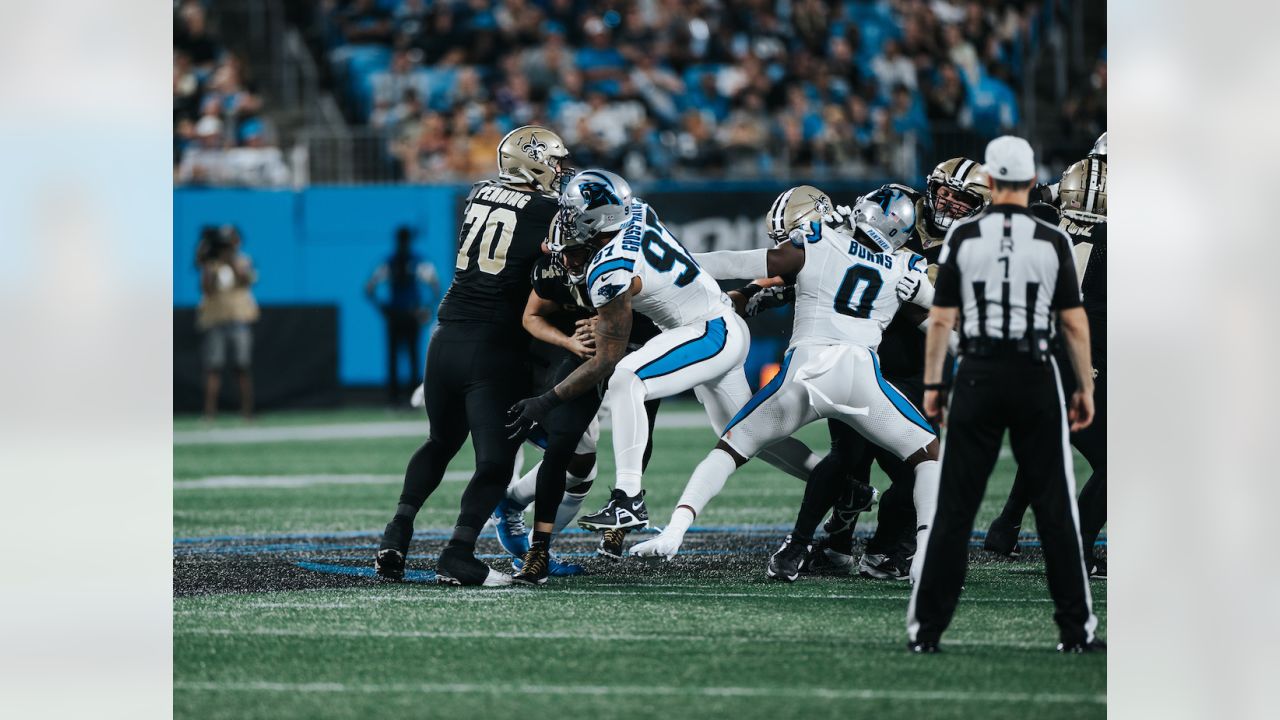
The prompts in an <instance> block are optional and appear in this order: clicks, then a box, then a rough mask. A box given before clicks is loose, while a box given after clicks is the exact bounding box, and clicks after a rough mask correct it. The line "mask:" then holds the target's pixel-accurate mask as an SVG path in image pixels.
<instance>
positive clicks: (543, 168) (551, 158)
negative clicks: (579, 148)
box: [498, 125, 573, 197]
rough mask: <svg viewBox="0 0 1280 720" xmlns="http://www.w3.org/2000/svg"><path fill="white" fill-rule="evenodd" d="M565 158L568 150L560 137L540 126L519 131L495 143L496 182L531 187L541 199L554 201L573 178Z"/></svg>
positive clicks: (523, 128) (510, 133)
mask: <svg viewBox="0 0 1280 720" xmlns="http://www.w3.org/2000/svg"><path fill="white" fill-rule="evenodd" d="M567 157H569V150H568V149H567V148H565V146H564V140H561V139H560V136H559V135H557V134H555V133H553V132H551V131H550V130H548V129H546V128H544V127H542V126H541V125H525V126H524V127H518V128H516V129H515V130H512V131H511V132H509V133H507V136H506V137H504V138H502V142H500V143H498V179H499V180H501V181H502V182H505V183H516V184H523V185H532V186H533V187H534V188H536V189H537V190H538V192H540V193H542V194H543V195H547V196H549V197H556V196H558V195H559V194H560V186H561V185H562V184H563V182H564V180H565V179H566V178H568V177H569V176H571V175H572V174H573V170H572V169H571V168H569V167H567V166H565V165H564V159H565V158H567Z"/></svg>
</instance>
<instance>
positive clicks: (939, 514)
mask: <svg viewBox="0 0 1280 720" xmlns="http://www.w3.org/2000/svg"><path fill="white" fill-rule="evenodd" d="M953 387H954V389H953V391H952V393H951V401H950V413H949V415H948V418H947V434H946V441H945V443H944V444H943V452H942V467H941V470H940V473H941V477H940V480H939V490H938V505H937V511H936V514H935V515H934V518H933V524H932V533H931V534H930V536H929V544H928V548H920V549H918V551H923V552H924V553H925V556H924V565H923V567H922V569H921V576H920V581H919V582H918V583H917V584H916V585H915V587H913V588H912V592H911V602H910V604H909V605H908V607H907V635H908V637H909V638H910V639H911V640H912V641H918V642H927V641H933V642H937V641H938V639H939V638H940V637H941V636H942V633H943V631H945V630H946V629H947V626H948V625H950V624H951V617H952V615H954V614H955V610H956V603H957V601H959V599H960V590H961V587H962V586H963V585H964V577H965V570H966V569H967V567H968V564H969V538H970V536H971V535H972V534H973V521H974V517H975V516H976V515H977V513H978V506H979V504H980V503H981V502H982V496H983V494H984V493H985V492H986V489H987V479H988V478H989V477H990V476H991V471H992V469H994V468H995V464H996V459H997V457H998V456H999V454H1000V445H1001V441H1002V440H1003V439H1004V431H1005V429H1006V428H1007V429H1008V430H1009V443H1010V445H1011V446H1012V448H1013V456H1014V458H1015V459H1016V460H1017V462H1018V467H1020V468H1025V469H1026V470H1027V471H1028V478H1027V479H1028V483H1027V492H1028V497H1029V499H1030V500H1031V509H1032V511H1033V512H1034V513H1035V518H1036V527H1037V528H1038V529H1039V532H1040V543H1041V545H1042V547H1043V548H1044V564H1045V571H1046V572H1047V573H1048V576H1049V594H1050V595H1052V596H1053V602H1054V605H1055V611H1054V614H1053V619H1054V621H1055V622H1057V623H1058V629H1059V633H1060V635H1061V640H1062V642H1064V643H1083V642H1089V641H1092V640H1093V633H1094V629H1095V628H1096V627H1097V624H1098V621H1097V618H1096V617H1094V614H1093V602H1092V598H1091V596H1090V593H1089V577H1088V574H1087V573H1086V571H1085V565H1084V554H1083V552H1082V550H1081V547H1080V529H1079V520H1078V519H1077V517H1076V504H1075V475H1074V472H1073V469H1072V461H1071V450H1070V448H1069V446H1068V444H1067V415H1066V407H1065V404H1064V398H1063V396H1062V392H1061V386H1060V385H1059V381H1058V378H1057V364H1056V363H1055V362H1053V361H1052V360H1050V363H1049V364H1037V363H1035V362H1033V361H1032V360H1031V359H1030V358H1029V357H1026V356H1016V355H1015V356H1008V357H1002V358H1000V359H991V358H973V357H970V358H964V359H963V360H962V361H961V363H960V367H959V369H958V370H957V372H956V377H955V379H954V381H953Z"/></svg>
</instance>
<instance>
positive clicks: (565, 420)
mask: <svg viewBox="0 0 1280 720" xmlns="http://www.w3.org/2000/svg"><path fill="white" fill-rule="evenodd" d="M547 245H548V250H549V251H550V253H551V254H549V255H544V256H543V257H542V258H541V259H539V260H538V262H537V263H535V264H534V267H533V279H532V283H533V290H532V291H531V292H530V293H529V301H528V304H527V305H526V306H525V311H524V327H525V330H527V331H528V332H529V334H530V335H532V336H533V338H534V343H533V346H532V348H531V359H532V361H533V364H534V367H535V375H536V376H537V378H538V379H537V380H536V381H535V385H536V386H537V388H538V389H540V390H543V391H546V390H549V389H551V388H552V387H554V386H555V385H556V384H557V383H559V382H560V381H561V380H564V379H565V378H566V377H568V376H569V374H570V373H571V372H573V370H574V369H575V368H577V367H578V366H579V365H581V364H582V363H583V362H584V361H586V360H587V359H589V358H590V357H591V356H592V355H594V354H595V341H594V337H593V335H592V333H591V327H592V325H593V324H594V317H595V314H596V313H595V308H594V307H592V305H591V303H590V301H588V300H587V288H586V275H585V272H584V269H585V267H586V264H587V262H588V261H589V260H590V254H591V251H590V249H589V248H587V247H586V246H585V245H583V244H582V243H581V242H580V241H578V240H576V239H574V238H570V239H568V240H566V239H565V236H564V233H563V226H562V225H561V224H560V223H555V224H553V225H552V231H551V237H550V238H549V239H548V243H547ZM567 258H572V259H567ZM570 268H576V271H575V270H573V269H570ZM657 334H658V328H657V327H656V326H654V324H653V323H652V322H651V321H650V320H649V319H648V318H646V317H644V316H643V315H638V314H635V315H634V316H633V318H632V326H631V337H630V338H629V340H628V343H627V347H628V350H629V351H630V350H635V349H637V348H639V347H640V346H641V345H643V344H644V343H645V342H647V341H648V340H649V339H650V338H652V337H654V336H655V335H657ZM600 400H601V398H600V395H599V394H598V393H593V392H589V393H585V394H583V395H579V396H578V397H576V398H574V399H573V400H570V401H568V402H565V403H564V404H562V405H560V406H558V407H557V408H556V409H555V410H553V411H552V412H550V413H549V414H548V415H547V417H546V419H544V420H543V421H542V422H541V423H540V424H539V426H538V428H535V432H534V433H532V434H531V436H530V439H531V440H533V441H534V442H535V444H537V445H540V446H541V447H542V448H543V450H544V454H543V457H542V461H541V462H539V463H538V464H537V465H535V466H534V468H533V469H531V470H530V471H529V472H528V473H526V474H525V476H524V477H523V478H521V479H520V480H519V481H517V482H515V483H513V484H512V485H511V487H509V488H508V489H507V497H506V499H504V500H503V502H502V503H500V504H499V505H498V510H497V511H496V512H495V513H494V515H495V517H497V518H498V526H497V531H498V539H499V541H500V542H501V543H502V546H503V547H504V548H506V550H507V551H508V552H510V553H511V554H513V555H515V556H516V557H517V558H520V559H519V560H517V561H516V563H515V564H516V566H517V569H518V570H519V572H517V573H516V574H515V576H514V577H513V579H514V580H516V581H518V582H523V583H528V584H535V585H541V584H543V583H544V582H546V577H547V576H548V575H572V574H577V572H581V566H579V565H569V564H562V563H559V562H557V561H556V560H555V559H554V558H551V561H550V563H549V565H548V566H547V567H545V568H544V567H543V566H542V564H541V556H540V554H538V553H534V554H532V555H530V544H529V540H528V536H527V534H526V533H525V531H524V518H523V513H524V509H525V507H526V506H527V505H528V504H529V503H530V502H531V501H536V502H535V504H534V516H535V521H534V523H535V524H534V532H539V531H550V532H551V533H552V534H553V535H554V534H555V533H559V532H560V531H561V530H563V529H564V528H565V526H567V525H568V524H569V522H570V521H572V520H573V518H574V517H575V516H576V515H577V513H578V509H579V507H581V505H582V501H583V499H584V498H585V497H586V495H587V492H588V491H589V490H590V489H591V485H592V483H593V481H594V480H595V477H596V443H597V441H598V440H599V436H600V423H599V421H598V420H597V418H596V414H597V412H598V411H599V409H600ZM659 402H660V401H658V400H651V401H649V402H648V403H646V404H645V410H646V413H647V415H648V418H649V429H650V436H652V427H653V420H654V417H655V416H656V414H657V411H658V404H659ZM651 452H652V446H650V447H649V448H646V450H645V454H644V459H643V462H644V464H645V465H647V464H648V460H649V456H650V453H651ZM562 496H563V497H562ZM624 536H625V531H613V532H609V533H607V534H606V536H605V538H604V539H603V540H602V542H601V547H600V550H599V552H600V554H601V555H604V556H606V557H610V558H613V559H619V558H621V556H622V541H623V537H624Z"/></svg>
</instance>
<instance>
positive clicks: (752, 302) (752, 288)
mask: <svg viewBox="0 0 1280 720" xmlns="http://www.w3.org/2000/svg"><path fill="white" fill-rule="evenodd" d="M738 292H740V293H742V294H743V295H745V296H746V298H747V306H746V308H745V309H744V314H745V315H746V316H747V317H755V316H756V315H759V314H760V313H762V312H764V311H765V310H772V309H774V308H780V307H783V306H786V305H790V304H791V303H793V302H795V299H796V288H795V286H794V285H774V286H773V287H767V288H762V287H760V286H759V285H757V284H755V283H750V284H748V285H746V286H744V287H741V288H738Z"/></svg>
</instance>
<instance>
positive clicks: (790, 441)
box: [756, 437, 822, 481]
mask: <svg viewBox="0 0 1280 720" xmlns="http://www.w3.org/2000/svg"><path fill="white" fill-rule="evenodd" d="M756 457H758V458H760V459H761V460H763V461H765V462H767V463H769V464H770V465H772V466H774V467H776V468H778V469H779V470H781V471H782V472H784V473H786V474H788V475H790V476H791V477H794V478H799V479H800V480H802V481H807V480H808V479H809V473H810V472H811V471H812V470H813V469H814V468H815V467H817V465H818V461H820V460H821V459H822V458H819V457H818V456H817V455H815V454H814V453H813V451H812V450H810V449H809V446H808V445H805V444H804V443H802V442H800V441H799V440H797V439H795V438H792V437H789V438H783V439H782V440H779V441H778V442H776V443H774V444H772V445H770V446H769V447H767V448H764V449H763V450H761V451H760V452H758V453H756Z"/></svg>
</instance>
